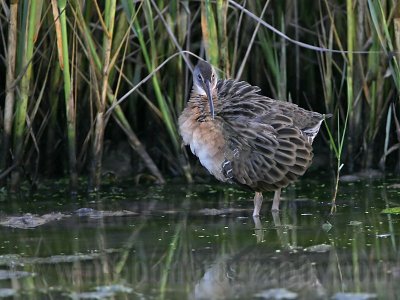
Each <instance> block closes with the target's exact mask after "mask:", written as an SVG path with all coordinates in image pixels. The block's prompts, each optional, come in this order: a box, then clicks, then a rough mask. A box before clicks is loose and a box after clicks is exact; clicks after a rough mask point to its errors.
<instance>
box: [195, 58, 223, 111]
mask: <svg viewBox="0 0 400 300" xmlns="http://www.w3.org/2000/svg"><path fill="white" fill-rule="evenodd" d="M217 81H218V78H217V74H216V72H215V70H214V68H213V67H212V66H211V65H210V64H209V63H208V62H206V61H202V60H200V61H199V62H198V63H197V65H196V67H195V68H194V72H193V88H194V90H195V91H196V93H198V94H200V95H205V96H207V98H208V104H209V106H210V114H211V116H212V118H213V119H214V103H213V98H212V95H213V93H214V90H215V89H216V87H217Z"/></svg>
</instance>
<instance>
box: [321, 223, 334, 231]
mask: <svg viewBox="0 0 400 300" xmlns="http://www.w3.org/2000/svg"><path fill="white" fill-rule="evenodd" d="M332 227H333V225H332V224H331V223H329V222H328V221H326V223H324V224H322V229H323V230H324V231H326V232H328V231H329V230H331V229H332Z"/></svg>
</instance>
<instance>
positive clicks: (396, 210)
mask: <svg viewBox="0 0 400 300" xmlns="http://www.w3.org/2000/svg"><path fill="white" fill-rule="evenodd" d="M381 213H383V214H393V215H399V214H400V207H399V206H397V207H389V208H385V209H384V210H382V211H381Z"/></svg>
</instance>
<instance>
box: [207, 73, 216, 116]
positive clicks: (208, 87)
mask: <svg viewBox="0 0 400 300" xmlns="http://www.w3.org/2000/svg"><path fill="white" fill-rule="evenodd" d="M206 94H207V98H208V104H209V105H210V114H211V116H212V118H213V119H214V102H213V98H212V95H211V89H210V81H208V80H206Z"/></svg>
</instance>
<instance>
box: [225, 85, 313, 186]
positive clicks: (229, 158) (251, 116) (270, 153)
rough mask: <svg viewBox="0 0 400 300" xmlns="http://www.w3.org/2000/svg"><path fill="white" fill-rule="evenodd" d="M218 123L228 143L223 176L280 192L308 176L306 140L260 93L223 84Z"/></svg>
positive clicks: (309, 159) (290, 121)
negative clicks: (304, 175)
mask: <svg viewBox="0 0 400 300" xmlns="http://www.w3.org/2000/svg"><path fill="white" fill-rule="evenodd" d="M218 88H219V92H218V106H219V108H220V109H218V113H217V118H218V119H219V120H220V122H221V123H222V130H223V135H224V137H225V141H226V143H225V161H224V163H223V165H222V169H223V172H224V175H225V176H226V177H227V178H229V179H231V180H232V181H235V182H237V183H239V184H243V185H246V186H249V187H251V188H252V189H254V190H257V191H265V190H276V189H278V188H280V187H284V186H286V185H288V184H289V183H290V182H292V181H293V180H295V179H296V178H297V177H298V176H300V175H303V174H304V172H305V171H306V169H307V168H308V167H309V165H310V163H311V160H312V148H311V145H310V144H309V143H308V141H307V137H306V136H304V135H303V133H302V131H301V130H300V129H299V128H297V127H296V126H295V125H294V122H293V119H292V118H291V117H289V116H286V115H284V114H283V112H282V110H281V109H279V107H278V106H279V105H278V104H276V103H275V101H274V100H271V99H269V98H267V97H264V96H261V95H259V94H258V91H259V88H258V87H254V86H251V85H249V84H247V83H245V82H235V81H232V80H227V81H225V82H224V83H219V84H218Z"/></svg>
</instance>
